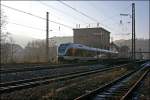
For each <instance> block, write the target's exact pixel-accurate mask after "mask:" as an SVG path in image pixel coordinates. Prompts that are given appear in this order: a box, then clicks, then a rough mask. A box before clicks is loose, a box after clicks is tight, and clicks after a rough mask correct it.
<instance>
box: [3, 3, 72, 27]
mask: <svg viewBox="0 0 150 100" xmlns="http://www.w3.org/2000/svg"><path fill="white" fill-rule="evenodd" d="M1 5H2V6H4V7H6V8H9V9H12V10H14V11H17V12H20V13H24V14H27V15H30V16H33V17H36V18H39V19H42V20H46V18H43V17H41V16H38V15H35V14H32V13H29V12H26V11H23V10H19V9H16V8H13V7H10V6H6V5H4V4H1ZM49 21H50V22H52V23H55V24H58V25H61V26H64V27H66V28H69V29H72V28H73V27H72V26H69V25H65V24H62V23H59V22H56V21H52V20H49Z"/></svg>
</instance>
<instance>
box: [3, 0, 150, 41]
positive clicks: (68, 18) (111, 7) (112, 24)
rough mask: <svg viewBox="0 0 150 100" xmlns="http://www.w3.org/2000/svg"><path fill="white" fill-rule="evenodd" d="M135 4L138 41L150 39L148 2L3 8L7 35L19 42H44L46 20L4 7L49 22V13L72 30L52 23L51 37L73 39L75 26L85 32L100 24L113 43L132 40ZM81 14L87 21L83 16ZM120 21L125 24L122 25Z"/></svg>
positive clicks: (10, 3)
mask: <svg viewBox="0 0 150 100" xmlns="http://www.w3.org/2000/svg"><path fill="white" fill-rule="evenodd" d="M64 3H65V4H67V5H70V6H71V7H72V8H73V9H75V10H76V11H74V10H73V9H72V8H69V7H67V6H66V5H64ZM132 3H135V10H136V12H135V15H136V19H135V20H136V22H135V24H136V38H144V39H145V38H148V37H149V21H150V20H149V17H150V16H149V1H2V2H1V4H2V6H1V8H2V11H3V12H4V15H6V16H7V18H6V21H7V25H6V30H4V31H7V32H10V33H12V35H15V37H17V36H18V38H19V37H29V38H35V39H45V37H46V31H45V29H46V20H45V19H44V20H43V19H40V18H37V17H34V16H31V15H28V14H25V13H20V12H17V11H14V10H12V9H9V8H7V7H5V6H3V5H6V6H9V7H12V8H15V9H19V10H22V11H25V12H27V13H31V14H33V15H37V16H40V17H42V18H46V12H49V20H50V21H54V22H58V23H61V24H64V25H68V26H69V27H71V28H68V27H64V26H62V25H59V24H55V23H53V22H50V23H49V29H50V31H49V37H54V36H73V30H72V28H76V24H80V27H83V28H85V27H87V26H88V25H89V24H90V27H94V26H96V25H97V23H100V27H103V28H105V29H107V30H108V31H110V32H111V37H112V38H113V40H118V39H131V34H130V33H131V18H130V17H131V14H132V13H131V11H132V6H131V5H132ZM79 12H80V13H79ZM81 12H82V13H84V14H85V15H87V16H88V17H86V16H84V15H83V14H81ZM120 14H128V15H129V16H120ZM89 17H90V18H89ZM91 19H92V20H91ZM120 20H122V24H121V23H120ZM16 24H19V25H16ZM20 24H21V25H20ZM24 26H26V27H24ZM29 27H34V28H36V29H32V28H29Z"/></svg>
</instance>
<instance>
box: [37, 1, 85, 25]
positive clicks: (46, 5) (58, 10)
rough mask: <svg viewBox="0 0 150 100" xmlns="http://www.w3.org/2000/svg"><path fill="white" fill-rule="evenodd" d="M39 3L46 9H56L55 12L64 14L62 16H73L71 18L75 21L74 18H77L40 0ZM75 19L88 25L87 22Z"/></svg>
mask: <svg viewBox="0 0 150 100" xmlns="http://www.w3.org/2000/svg"><path fill="white" fill-rule="evenodd" d="M39 3H40V4H42V5H44V6H45V7H48V8H51V9H54V10H55V11H57V12H60V13H62V14H64V15H68V16H72V17H71V18H73V19H74V17H75V16H73V15H72V14H69V13H66V12H64V11H62V10H60V9H58V8H54V7H53V6H50V5H48V4H46V3H44V2H41V1H40V0H39ZM75 19H77V20H78V21H80V22H83V23H87V22H85V21H84V20H81V19H78V18H75Z"/></svg>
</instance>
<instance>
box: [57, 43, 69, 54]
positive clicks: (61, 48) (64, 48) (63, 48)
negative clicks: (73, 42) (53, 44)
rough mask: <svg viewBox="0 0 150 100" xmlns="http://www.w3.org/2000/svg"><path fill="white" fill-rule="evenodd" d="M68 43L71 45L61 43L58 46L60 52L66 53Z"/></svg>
mask: <svg viewBox="0 0 150 100" xmlns="http://www.w3.org/2000/svg"><path fill="white" fill-rule="evenodd" d="M68 45H70V44H61V45H60V46H59V48H58V52H59V53H64V52H65V50H66V48H67V46H68Z"/></svg>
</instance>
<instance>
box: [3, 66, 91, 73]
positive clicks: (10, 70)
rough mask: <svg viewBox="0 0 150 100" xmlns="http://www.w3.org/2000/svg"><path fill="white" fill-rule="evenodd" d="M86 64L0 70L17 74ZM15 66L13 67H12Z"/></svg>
mask: <svg viewBox="0 0 150 100" xmlns="http://www.w3.org/2000/svg"><path fill="white" fill-rule="evenodd" d="M82 65H87V64H79V63H77V64H62V65H44V66H43V65H38V66H34V67H23V68H8V69H4V68H3V69H2V68H1V69H0V73H1V74H7V73H18V72H26V71H36V70H45V69H55V68H64V67H76V66H82ZM91 65H92V64H91ZM14 66H15V65H14Z"/></svg>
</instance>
